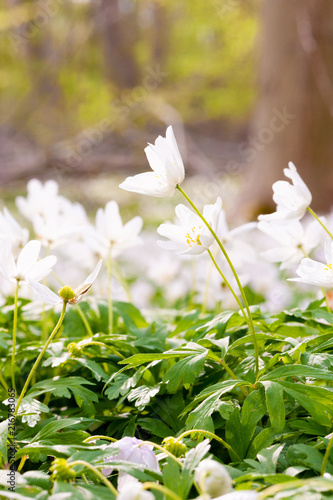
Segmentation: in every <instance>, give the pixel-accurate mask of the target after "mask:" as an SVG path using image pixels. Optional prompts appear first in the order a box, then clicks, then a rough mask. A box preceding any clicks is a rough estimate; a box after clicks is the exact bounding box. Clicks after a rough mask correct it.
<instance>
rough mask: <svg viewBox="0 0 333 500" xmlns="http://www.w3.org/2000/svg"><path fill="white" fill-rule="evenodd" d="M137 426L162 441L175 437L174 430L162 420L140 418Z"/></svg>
mask: <svg viewBox="0 0 333 500" xmlns="http://www.w3.org/2000/svg"><path fill="white" fill-rule="evenodd" d="M137 424H138V425H139V426H140V427H142V429H144V430H145V431H148V432H150V433H151V434H152V435H153V436H157V437H160V438H162V439H164V438H166V437H168V436H172V435H173V430H172V429H171V428H170V427H169V426H168V425H166V424H165V423H164V422H162V420H159V419H157V418H149V417H147V418H139V419H138V421H137Z"/></svg>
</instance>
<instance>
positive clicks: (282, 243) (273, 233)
mask: <svg viewBox="0 0 333 500" xmlns="http://www.w3.org/2000/svg"><path fill="white" fill-rule="evenodd" d="M258 229H260V231H262V232H263V233H265V234H267V235H268V236H270V237H271V238H273V239H274V240H275V241H277V242H278V243H279V246H277V247H275V248H271V249H269V250H266V251H265V252H262V253H261V255H262V257H264V258H265V259H267V260H268V261H269V262H281V265H280V269H281V270H282V269H289V268H292V267H294V266H295V265H298V264H299V263H300V261H301V260H302V258H304V254H305V255H308V254H310V252H311V251H312V250H313V249H314V248H316V247H317V245H319V243H320V240H321V236H322V233H323V229H322V227H321V226H320V224H318V222H317V221H316V220H314V221H312V222H310V224H308V225H307V227H305V228H304V226H303V225H302V223H301V222H299V221H293V222H289V224H286V225H282V226H281V224H274V223H273V222H265V221H261V222H259V223H258Z"/></svg>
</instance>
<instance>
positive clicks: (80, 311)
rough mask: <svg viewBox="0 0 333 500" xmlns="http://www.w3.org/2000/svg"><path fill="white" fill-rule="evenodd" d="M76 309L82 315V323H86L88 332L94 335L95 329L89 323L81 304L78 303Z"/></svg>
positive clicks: (91, 335)
mask: <svg viewBox="0 0 333 500" xmlns="http://www.w3.org/2000/svg"><path fill="white" fill-rule="evenodd" d="M76 310H77V312H78V313H79V316H80V317H81V319H82V323H83V324H84V326H85V328H86V330H87V333H88V335H89V336H90V337H93V335H94V334H93V331H92V329H91V327H90V325H89V323H88V320H87V318H86V315H85V314H84V312H83V311H82V309H81V307H80V305H79V304H76Z"/></svg>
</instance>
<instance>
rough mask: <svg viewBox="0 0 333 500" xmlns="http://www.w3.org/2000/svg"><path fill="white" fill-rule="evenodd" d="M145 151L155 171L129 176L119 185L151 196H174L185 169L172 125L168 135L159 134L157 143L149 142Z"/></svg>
mask: <svg viewBox="0 0 333 500" xmlns="http://www.w3.org/2000/svg"><path fill="white" fill-rule="evenodd" d="M145 153H146V156H147V159H148V162H149V165H150V167H151V169H152V170H153V172H145V173H144V174H138V175H135V176H134V177H128V178H127V179H126V180H125V181H124V182H123V183H122V184H120V186H119V187H120V188H122V189H125V190H126V191H132V192H133V193H140V194H147V195H149V196H157V197H164V196H172V195H173V194H174V192H175V189H176V187H177V185H179V184H180V183H181V182H182V181H183V180H184V177H185V170H184V164H183V160H182V157H181V155H180V152H179V149H178V145H177V142H176V138H175V135H174V133H173V128H172V126H171V125H170V126H169V127H168V128H167V130H166V137H165V138H164V137H161V136H158V138H157V139H156V141H155V145H153V144H149V145H148V146H147V147H146V148H145Z"/></svg>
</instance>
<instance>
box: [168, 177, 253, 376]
mask: <svg viewBox="0 0 333 500" xmlns="http://www.w3.org/2000/svg"><path fill="white" fill-rule="evenodd" d="M176 187H177V189H178V191H179V192H180V193H181V194H182V195H183V196H184V198H185V199H186V200H187V201H188V203H189V204H190V205H191V207H192V208H193V210H194V211H195V213H196V214H197V215H198V216H199V217H200V219H201V220H202V221H203V223H204V224H205V225H206V226H207V228H208V229H209V231H210V232H211V234H212V235H213V237H214V239H215V241H216V243H217V244H218V246H219V248H220V250H221V252H222V253H223V255H224V257H225V259H226V261H227V262H228V264H229V267H230V269H231V271H232V274H233V275H234V277H235V280H236V282H237V286H238V288H239V291H240V293H241V296H242V299H243V303H244V306H245V309H246V311H247V316H248V321H249V323H248V325H249V329H250V331H251V334H252V337H253V346H254V354H255V365H256V375H257V376H258V372H259V347H258V342H257V337H256V332H255V329H254V324H253V320H252V316H251V312H250V308H249V303H248V301H247V298H246V295H245V292H244V289H243V287H242V285H241V282H240V280H239V278H238V274H237V272H236V269H235V268H234V266H233V264H232V262H231V260H230V257H229V255H228V254H227V251H226V250H225V248H224V246H223V245H222V243H221V241H220V240H219V238H218V237H217V234H216V233H215V231H214V229H213V228H212V227H211V226H210V224H209V223H208V222H207V220H206V219H205V217H204V216H203V215H202V214H201V212H200V210H198V209H197V207H196V206H195V204H194V203H193V201H192V200H191V198H189V196H187V194H186V193H185V191H183V189H182V188H181V187H180V186H178V185H177V186H176Z"/></svg>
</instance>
